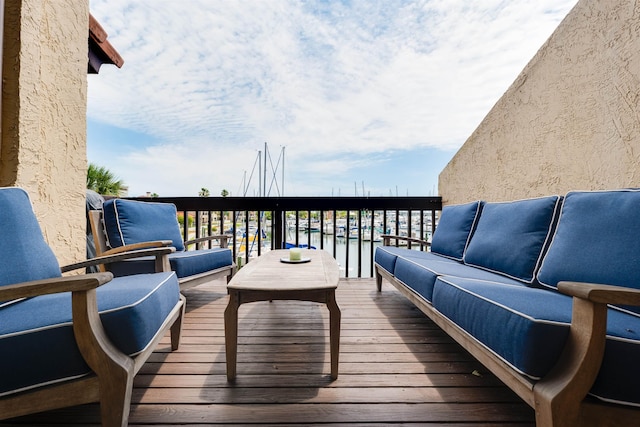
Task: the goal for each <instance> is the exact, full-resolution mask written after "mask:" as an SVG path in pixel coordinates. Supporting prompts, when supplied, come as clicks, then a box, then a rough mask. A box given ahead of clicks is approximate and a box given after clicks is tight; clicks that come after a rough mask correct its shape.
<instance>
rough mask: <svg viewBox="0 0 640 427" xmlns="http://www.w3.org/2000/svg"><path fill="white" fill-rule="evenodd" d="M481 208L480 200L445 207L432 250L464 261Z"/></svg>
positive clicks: (434, 235) (433, 239)
mask: <svg viewBox="0 0 640 427" xmlns="http://www.w3.org/2000/svg"><path fill="white" fill-rule="evenodd" d="M481 208H482V202H480V201H476V202H472V203H466V204H463V205H448V206H445V207H443V208H442V213H441V215H440V220H439V221H438V226H437V227H436V231H435V233H433V238H432V239H431V252H434V253H437V254H440V255H443V256H446V257H449V258H453V259H455V260H458V261H462V257H463V255H464V251H465V248H466V247H467V244H468V243H469V238H470V237H471V232H472V230H473V227H474V225H475V223H476V221H477V218H478V215H479V214H480V209H481Z"/></svg>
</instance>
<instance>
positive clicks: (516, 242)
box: [464, 196, 561, 284]
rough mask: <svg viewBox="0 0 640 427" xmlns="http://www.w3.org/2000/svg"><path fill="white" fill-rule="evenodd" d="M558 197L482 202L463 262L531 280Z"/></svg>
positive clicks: (553, 217)
mask: <svg viewBox="0 0 640 427" xmlns="http://www.w3.org/2000/svg"><path fill="white" fill-rule="evenodd" d="M560 201H561V198H560V197H559V196H549V197H541V198H536V199H527V200H517V201H514V202H504V203H485V204H484V206H483V208H482V214H481V215H480V219H479V220H478V225H477V227H476V230H475V232H474V233H473V237H472V238H471V241H470V242H469V246H468V247H467V250H466V252H465V255H464V262H465V264H468V265H472V266H475V267H479V268H484V269H487V270H490V271H493V272H496V273H499V274H504V275H505V276H508V277H511V278H514V279H517V280H522V281H523V282H525V283H529V284H531V283H533V281H534V277H535V273H536V271H537V269H538V267H539V265H540V262H541V260H542V256H543V250H544V249H545V247H546V245H548V240H549V239H550V236H551V233H552V229H553V227H552V226H553V224H554V221H555V219H556V216H557V213H558V211H559V205H560Z"/></svg>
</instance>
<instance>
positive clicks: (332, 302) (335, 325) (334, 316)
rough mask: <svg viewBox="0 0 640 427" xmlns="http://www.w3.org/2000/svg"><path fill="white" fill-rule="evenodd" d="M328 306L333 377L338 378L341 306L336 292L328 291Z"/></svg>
mask: <svg viewBox="0 0 640 427" xmlns="http://www.w3.org/2000/svg"><path fill="white" fill-rule="evenodd" d="M327 308H328V309H329V343H330V346H331V378H332V379H334V380H335V379H338V359H339V357H340V318H341V316H342V314H341V313H340V307H338V303H336V293H335V290H334V289H332V290H330V291H327Z"/></svg>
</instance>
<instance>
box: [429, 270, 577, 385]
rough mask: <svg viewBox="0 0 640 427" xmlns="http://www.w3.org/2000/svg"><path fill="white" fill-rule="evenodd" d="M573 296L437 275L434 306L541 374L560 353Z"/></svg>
mask: <svg viewBox="0 0 640 427" xmlns="http://www.w3.org/2000/svg"><path fill="white" fill-rule="evenodd" d="M571 302H572V299H571V297H568V296H566V295H561V294H558V293H555V292H550V291H547V290H545V289H536V288H529V287H526V286H513V285H504V284H500V283H494V282H487V281H481V280H473V279H466V278H459V277H452V276H443V277H440V278H438V281H437V282H436V284H435V286H434V291H433V306H434V307H435V308H436V309H437V310H438V311H439V312H440V313H442V314H443V315H445V316H446V317H447V318H449V319H450V320H451V321H453V322H454V323H455V324H456V325H458V326H460V327H461V328H462V329H464V330H465V331H467V332H468V333H469V334H471V335H472V336H473V337H474V338H475V339H476V340H478V341H480V342H481V343H482V344H484V345H485V346H486V347H488V348H489V349H491V351H493V352H494V353H495V354H496V355H498V356H499V357H500V358H502V359H503V360H504V361H506V362H507V363H509V364H510V365H511V366H513V367H514V368H515V369H516V370H517V371H518V372H520V373H522V374H525V375H527V376H529V377H531V378H540V377H542V376H544V375H545V374H546V373H547V372H549V370H550V369H551V367H552V366H553V365H554V364H555V362H556V361H557V360H558V358H559V357H560V353H561V352H562V349H563V347H564V344H565V342H566V340H567V337H568V333H569V325H570V323H571Z"/></svg>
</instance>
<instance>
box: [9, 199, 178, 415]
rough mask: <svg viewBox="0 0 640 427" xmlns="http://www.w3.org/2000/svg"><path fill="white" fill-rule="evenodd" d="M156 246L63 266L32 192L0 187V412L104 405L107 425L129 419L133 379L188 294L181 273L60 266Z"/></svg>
mask: <svg viewBox="0 0 640 427" xmlns="http://www.w3.org/2000/svg"><path fill="white" fill-rule="evenodd" d="M172 251H173V249H172V248H157V249H150V250H143V251H138V252H136V253H130V254H119V255H113V256H111V257H105V258H100V259H96V260H95V261H89V262H81V263H78V264H74V265H72V266H67V267H63V268H62V269H61V268H60V266H59V264H58V261H57V260H56V257H55V255H54V254H53V252H52V251H51V249H50V248H49V246H48V245H47V243H46V242H45V240H44V237H43V235H42V232H41V230H40V226H39V224H38V222H37V220H36V216H35V214H34V212H33V209H32V207H31V202H30V200H29V197H28V196H27V193H26V192H25V191H24V190H22V189H19V188H0V263H1V265H2V268H1V269H0V419H6V418H12V417H17V416H20V415H25V414H29V413H34V412H40V411H45V410H50V409H55V408H61V407H65V406H72V405H79V404H84V403H89V402H100V410H101V419H102V425H103V426H125V425H127V421H128V415H129V407H130V400H131V391H132V386H133V377H134V375H135V374H136V373H137V372H138V370H139V369H140V368H141V366H142V364H143V363H144V362H145V361H146V360H147V358H148V357H149V355H150V354H151V352H152V351H153V350H154V348H155V346H156V345H157V343H158V342H159V341H160V339H161V338H162V337H163V336H164V335H165V333H166V332H167V330H171V344H172V349H176V348H177V347H178V344H179V339H180V329H181V323H182V321H181V319H182V315H183V312H184V298H183V297H182V296H181V295H180V290H179V285H178V280H177V277H176V275H175V273H174V272H172V271H170V270H169V269H167V270H166V271H165V272H159V273H150V274H140V275H135V276H127V277H123V278H115V279H113V275H112V274H111V273H94V274H81V275H70V276H62V274H61V273H62V272H66V271H72V270H74V269H84V268H86V267H87V266H89V265H92V264H97V263H100V262H109V261H110V260H121V259H123V258H125V257H131V256H139V255H153V256H154V257H157V258H158V259H159V260H160V261H159V262H158V263H157V264H158V265H167V262H166V261H162V259H163V258H166V255H167V254H168V253H170V252H172Z"/></svg>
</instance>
